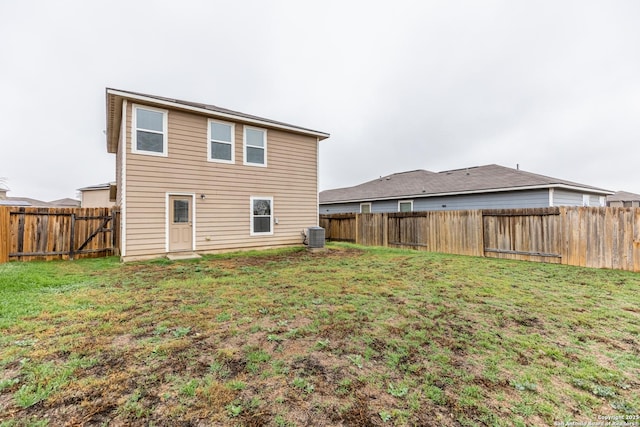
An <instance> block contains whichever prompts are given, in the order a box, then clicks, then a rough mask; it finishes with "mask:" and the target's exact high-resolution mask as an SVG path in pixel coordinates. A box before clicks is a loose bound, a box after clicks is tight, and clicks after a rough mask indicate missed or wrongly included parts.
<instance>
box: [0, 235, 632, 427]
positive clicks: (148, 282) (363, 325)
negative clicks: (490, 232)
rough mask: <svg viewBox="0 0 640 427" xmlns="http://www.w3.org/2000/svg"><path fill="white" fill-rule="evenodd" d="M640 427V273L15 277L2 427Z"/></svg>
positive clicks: (256, 264)
mask: <svg viewBox="0 0 640 427" xmlns="http://www.w3.org/2000/svg"><path fill="white" fill-rule="evenodd" d="M639 414H640V274H637V273H629V272H622V271H611V270H595V269H586V268H576V267H567V266H560V265H551V264H536V263H527V262H516V261H507V260H496V259H484V258H474V257H463V256H454V255H444V254H433V253H427V252H410V251H401V250H393V249H379V248H362V247H357V246H352V245H343V244H331V245H329V251H328V252H327V253H324V254H310V253H308V252H306V251H305V250H304V249H300V248H294V249H283V250H274V251H265V252H257V253H242V254H226V255H216V256H208V257H205V258H203V259H201V260H196V261H180V262H170V261H167V260H156V261H150V262H144V263H130V264H124V265H123V264H120V263H119V262H118V260H117V259H115V258H108V259H97V260H79V261H73V262H68V261H67V262H48V263H41V262H32V263H8V264H2V265H0V425H1V426H2V427H6V426H47V425H51V426H54V425H55V426H57V425H65V424H69V425H83V424H84V425H145V426H146V425H175V424H181V425H246V426H261V425H267V426H323V425H326V426H330V425H331V426H335V425H344V426H383V425H389V426H392V425H420V426H428V425H443V426H458V425H465V426H466V425H470V426H471V425H480V426H482V425H489V426H493V425H504V426H512V425H516V426H517V425H522V426H524V425H554V423H558V424H560V423H561V422H574V423H580V422H582V423H587V422H592V423H596V422H603V419H604V418H603V417H610V418H608V419H609V420H611V419H615V420H625V419H626V420H627V421H634V422H638V423H640V419H638V416H639ZM619 417H622V418H619ZM625 417H626V418H625ZM634 417H635V418H634Z"/></svg>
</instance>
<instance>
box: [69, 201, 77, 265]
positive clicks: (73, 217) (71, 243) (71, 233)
mask: <svg viewBox="0 0 640 427" xmlns="http://www.w3.org/2000/svg"><path fill="white" fill-rule="evenodd" d="M75 232H76V214H75V212H74V213H72V214H71V230H69V259H73V247H74V246H75V245H76V238H75V237H76V236H75Z"/></svg>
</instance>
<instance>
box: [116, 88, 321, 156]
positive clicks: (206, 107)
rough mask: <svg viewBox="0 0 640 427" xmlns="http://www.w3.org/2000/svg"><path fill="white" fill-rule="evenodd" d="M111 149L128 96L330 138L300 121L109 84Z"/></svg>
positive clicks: (166, 105)
mask: <svg viewBox="0 0 640 427" xmlns="http://www.w3.org/2000/svg"><path fill="white" fill-rule="evenodd" d="M106 92H107V151H108V152H110V153H115V152H117V151H118V140H119V134H120V122H121V119H122V108H121V106H122V101H123V100H125V99H127V100H131V101H138V102H144V103H146V104H152V105H157V106H161V107H170V108H173V109H179V110H187V111H193V112H197V113H200V114H205V115H207V116H211V117H217V118H221V119H227V120H236V121H240V122H244V123H249V124H254V125H258V126H264V127H267V128H274V129H281V130H287V131H290V132H295V133H299V134H303V135H310V136H315V137H317V138H318V139H320V140H322V139H326V138H329V134H328V133H326V132H320V131H317V130H312V129H308V128H304V127H300V126H296V125H291V124H288V123H284V122H279V121H276V120H271V119H266V118H264V117H258V116H254V115H251V114H246V113H241V112H239V111H233V110H229V109H226V108H221V107H218V106H215V105H210V104H202V103H199V102H190V101H182V100H179V99H173V98H166V97H163V96H156V95H147V94H143V93H138V92H129V91H124V90H119V89H111V88H107V90H106Z"/></svg>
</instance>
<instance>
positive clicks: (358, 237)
mask: <svg viewBox="0 0 640 427" xmlns="http://www.w3.org/2000/svg"><path fill="white" fill-rule="evenodd" d="M360 215H361V214H359V213H357V214H356V245H359V244H360Z"/></svg>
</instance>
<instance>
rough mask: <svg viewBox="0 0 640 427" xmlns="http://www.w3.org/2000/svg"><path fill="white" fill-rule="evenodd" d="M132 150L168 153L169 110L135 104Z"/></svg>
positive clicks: (142, 152)
mask: <svg viewBox="0 0 640 427" xmlns="http://www.w3.org/2000/svg"><path fill="white" fill-rule="evenodd" d="M132 131H133V132H132V133H133V134H132V137H131V143H132V151H133V152H134V153H141V154H150V155H152V156H166V155H167V111H166V110H160V109H158V108H151V107H140V106H137V105H134V106H133V123H132Z"/></svg>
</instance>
